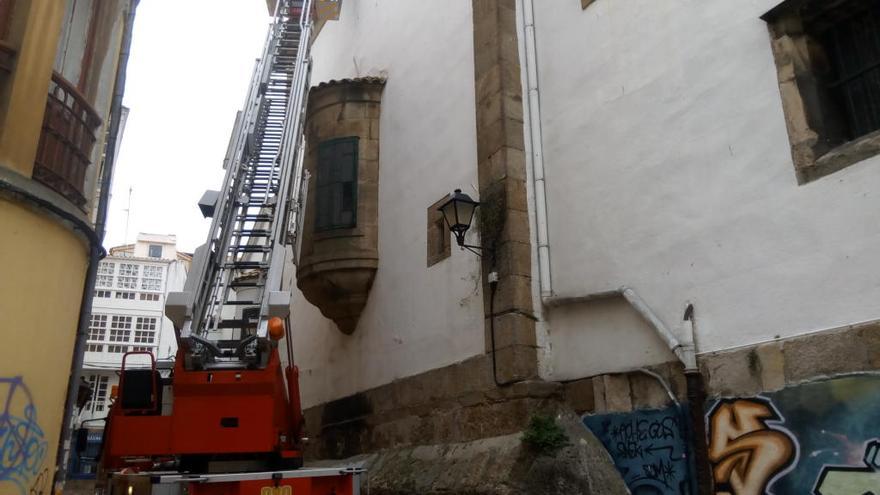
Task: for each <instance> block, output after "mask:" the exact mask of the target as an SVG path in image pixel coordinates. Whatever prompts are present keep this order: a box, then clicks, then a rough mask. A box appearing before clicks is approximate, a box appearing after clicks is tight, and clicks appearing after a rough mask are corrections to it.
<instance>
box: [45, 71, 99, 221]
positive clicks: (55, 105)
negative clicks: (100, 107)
mask: <svg viewBox="0 0 880 495" xmlns="http://www.w3.org/2000/svg"><path fill="white" fill-rule="evenodd" d="M100 126H101V118H100V117H99V116H98V113H97V112H95V110H94V109H93V108H92V107H91V105H89V103H88V102H87V101H86V99H85V97H84V96H83V95H82V94H80V93H79V91H77V89H76V88H75V87H74V86H73V85H72V84H71V83H70V82H68V81H67V80H66V79H64V78H63V77H61V75H60V74H58V73H53V74H52V82H51V83H50V85H49V96H48V98H47V99H46V113H45V115H44V116H43V131H42V133H41V134H40V144H39V146H38V147H37V157H36V159H35V160H34V174H33V178H34V180H37V181H39V182H42V183H43V184H45V185H47V186H49V187H50V188H52V189H54V190H55V191H57V192H58V193H60V194H61V195H63V196H64V197H65V198H67V199H68V200H70V201H71V202H72V203H73V204H75V205H76V206H78V207H80V208H82V207H83V206H84V205H85V204H86V197H85V191H84V190H83V188H84V187H85V180H86V170H88V168H89V165H91V155H92V148H93V147H94V146H95V141H96V134H95V133H96V132H97V130H98V128H99V127H100Z"/></svg>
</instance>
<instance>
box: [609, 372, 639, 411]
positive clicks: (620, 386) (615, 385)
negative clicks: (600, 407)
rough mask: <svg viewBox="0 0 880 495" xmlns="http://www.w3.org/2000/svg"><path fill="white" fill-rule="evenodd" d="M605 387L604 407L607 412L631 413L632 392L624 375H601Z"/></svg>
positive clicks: (627, 378)
mask: <svg viewBox="0 0 880 495" xmlns="http://www.w3.org/2000/svg"><path fill="white" fill-rule="evenodd" d="M602 381H603V382H604V385H605V407H606V408H607V410H608V412H629V411H632V408H633V403H632V390H631V389H630V383H629V377H628V376H627V375H626V374H623V373H621V374H611V375H603V376H602Z"/></svg>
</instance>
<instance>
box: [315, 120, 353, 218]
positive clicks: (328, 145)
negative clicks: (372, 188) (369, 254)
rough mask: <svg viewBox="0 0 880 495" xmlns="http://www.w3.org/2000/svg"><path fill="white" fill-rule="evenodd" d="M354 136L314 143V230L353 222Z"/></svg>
mask: <svg viewBox="0 0 880 495" xmlns="http://www.w3.org/2000/svg"><path fill="white" fill-rule="evenodd" d="M358 141H359V138H358V137H356V136H355V137H345V138H337V139H331V140H328V141H324V142H322V143H320V144H319V145H318V166H317V169H318V170H317V171H318V174H317V175H318V177H317V184H316V187H315V195H316V198H315V210H316V212H315V231H316V232H321V231H325V230H332V229H346V228H353V227H355V226H357V181H358V173H357V168H358Z"/></svg>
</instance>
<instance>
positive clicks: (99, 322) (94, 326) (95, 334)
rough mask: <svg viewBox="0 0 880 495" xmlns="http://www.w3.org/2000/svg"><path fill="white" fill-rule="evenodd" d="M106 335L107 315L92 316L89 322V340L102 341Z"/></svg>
mask: <svg viewBox="0 0 880 495" xmlns="http://www.w3.org/2000/svg"><path fill="white" fill-rule="evenodd" d="M106 333H107V315H92V318H91V321H89V340H90V341H98V342H100V341H102V340H104V336H105V335H106Z"/></svg>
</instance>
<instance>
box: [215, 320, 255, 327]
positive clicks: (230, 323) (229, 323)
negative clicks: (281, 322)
mask: <svg viewBox="0 0 880 495" xmlns="http://www.w3.org/2000/svg"><path fill="white" fill-rule="evenodd" d="M256 327H257V323H256V322H252V321H248V320H221V321H219V322H218V323H217V328H256Z"/></svg>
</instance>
